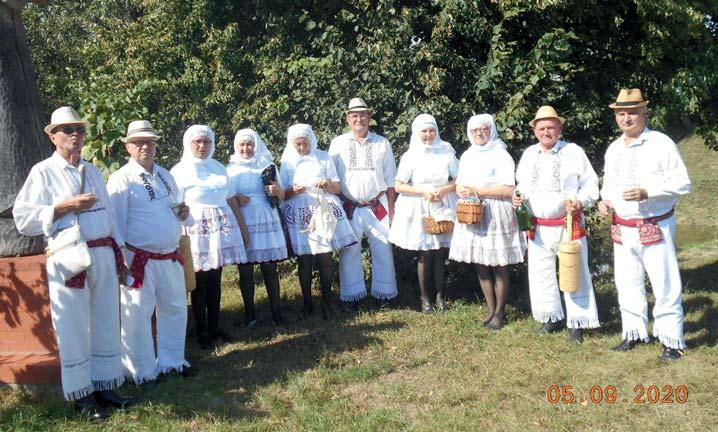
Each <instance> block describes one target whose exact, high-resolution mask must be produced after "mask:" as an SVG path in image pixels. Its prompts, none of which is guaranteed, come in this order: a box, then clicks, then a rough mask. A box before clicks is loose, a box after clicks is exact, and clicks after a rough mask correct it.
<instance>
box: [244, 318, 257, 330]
mask: <svg viewBox="0 0 718 432" xmlns="http://www.w3.org/2000/svg"><path fill="white" fill-rule="evenodd" d="M242 325H243V326H244V327H248V328H253V327H254V326H256V325H257V316H256V315H245V317H244V321H242Z"/></svg>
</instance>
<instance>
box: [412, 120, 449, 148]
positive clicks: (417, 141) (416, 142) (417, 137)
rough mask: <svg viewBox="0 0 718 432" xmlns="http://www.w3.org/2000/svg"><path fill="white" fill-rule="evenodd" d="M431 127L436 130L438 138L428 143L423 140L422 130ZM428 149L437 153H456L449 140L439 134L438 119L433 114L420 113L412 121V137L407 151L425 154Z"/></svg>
mask: <svg viewBox="0 0 718 432" xmlns="http://www.w3.org/2000/svg"><path fill="white" fill-rule="evenodd" d="M427 127H430V128H432V129H434V130H435V131H436V138H435V139H434V142H433V143H431V145H426V144H424V142H423V141H422V140H421V131H422V130H423V129H426V128H427ZM427 151H434V152H437V153H448V152H451V153H455V150H454V148H453V147H452V146H451V144H449V143H448V142H446V141H444V140H442V139H441V135H439V126H438V125H437V124H436V119H435V118H434V116H432V115H431V114H419V115H418V116H416V118H415V119H414V121H413V122H411V139H410V140H409V150H408V152H407V153H412V154H424V153H425V152H427Z"/></svg>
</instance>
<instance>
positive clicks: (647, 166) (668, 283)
mask: <svg viewBox="0 0 718 432" xmlns="http://www.w3.org/2000/svg"><path fill="white" fill-rule="evenodd" d="M605 160H606V165H605V169H604V173H605V177H604V182H603V183H604V184H603V188H602V189H601V197H602V198H603V199H604V200H607V201H610V202H611V205H612V206H613V208H614V210H615V216H614V222H613V226H612V237H613V240H614V245H613V252H614V272H615V277H616V289H617V290H618V302H619V304H620V307H621V321H622V323H623V339H625V340H629V341H633V340H642V341H644V342H648V341H649V337H648V304H647V302H646V290H645V286H644V278H645V274H646V273H647V274H648V277H649V279H650V280H651V285H652V287H653V294H654V295H655V297H656V303H655V305H654V306H653V317H654V318H655V323H654V325H653V335H654V336H655V337H657V338H658V340H660V341H661V343H662V344H663V345H664V346H667V347H669V348H674V349H683V348H685V347H686V344H685V340H684V337H683V306H682V285H681V276H680V273H679V270H678V260H677V258H676V250H675V245H674V243H673V237H674V234H675V230H676V218H675V216H674V214H673V211H674V207H675V205H676V203H677V202H678V197H679V196H681V195H685V194H687V193H689V192H690V191H691V180H690V179H689V178H688V172H687V171H686V166H685V165H684V164H683V160H682V159H681V155H680V153H679V152H678V148H677V147H676V144H675V143H674V142H673V140H671V139H670V138H669V137H668V136H666V135H664V134H662V133H660V132H656V131H652V130H650V129H647V128H646V129H645V130H644V131H643V133H642V134H641V135H640V136H639V137H638V138H637V139H636V140H635V141H633V142H632V143H631V144H630V145H628V146H627V145H626V141H625V134H624V135H622V136H621V137H620V138H618V139H617V140H616V141H614V142H613V143H611V145H610V146H609V147H608V150H607V151H606V159H605ZM631 188H643V189H645V190H646V192H647V194H648V198H647V199H646V200H644V201H626V200H624V199H623V191H624V190H626V189H631Z"/></svg>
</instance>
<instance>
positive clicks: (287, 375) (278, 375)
mask: <svg viewBox="0 0 718 432" xmlns="http://www.w3.org/2000/svg"><path fill="white" fill-rule="evenodd" d="M339 315H340V316H339V317H338V319H337V318H335V319H334V320H332V321H328V322H324V321H321V320H320V319H309V320H307V321H304V322H301V323H295V325H292V326H290V327H287V328H286V331H284V332H282V334H281V335H277V337H275V338H274V339H272V340H270V341H264V342H262V343H252V344H250V345H253V346H251V347H250V348H247V349H233V350H230V351H227V352H223V353H219V354H217V355H211V356H207V355H203V356H202V357H201V358H198V359H196V360H194V361H193V365H195V366H197V367H199V368H200V369H201V372H200V375H198V376H197V377H194V378H191V379H185V380H183V379H181V378H172V379H170V380H168V381H167V382H164V383H161V384H159V385H158V386H157V387H156V388H154V389H148V390H146V391H142V394H140V395H139V396H140V398H141V399H143V400H147V401H152V404H163V405H167V406H169V407H171V408H170V409H171V411H172V412H173V415H175V416H177V417H179V418H185V419H190V418H193V417H196V416H197V415H200V416H206V417H209V418H216V417H222V418H227V419H248V420H251V419H252V418H262V417H265V416H266V415H267V412H265V410H264V409H262V408H260V407H258V406H257V405H258V404H257V403H256V401H257V400H261V398H262V389H264V388H266V387H269V386H271V385H272V384H274V383H276V384H278V385H281V386H282V387H284V388H287V387H291V386H292V378H293V377H295V376H297V375H300V374H302V373H304V372H305V371H308V370H311V369H315V368H317V367H318V366H320V365H321V364H322V361H323V359H324V358H326V357H327V356H330V355H335V354H338V353H341V352H344V351H353V350H361V349H364V348H366V347H367V346H368V345H371V344H375V343H380V339H379V338H377V337H374V336H372V335H373V334H376V333H380V332H385V331H397V330H399V329H400V328H402V327H403V325H404V324H403V323H401V322H398V321H389V322H382V323H372V324H354V323H352V322H350V321H349V320H348V319H347V318H350V317H351V315H350V314H348V313H340V314H339ZM243 341H244V338H243ZM193 349H196V347H193ZM192 354H195V355H197V354H198V353H197V352H194V353H192ZM299 385H301V384H299ZM267 403H268V404H270V405H272V403H273V402H272V401H269V402H267ZM281 403H291V401H284V400H283V401H282V402H281ZM146 409H148V410H150V411H151V410H152V408H150V407H149V406H148V407H147V408H146ZM272 410H274V407H272Z"/></svg>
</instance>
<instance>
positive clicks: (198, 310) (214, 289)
mask: <svg viewBox="0 0 718 432" xmlns="http://www.w3.org/2000/svg"><path fill="white" fill-rule="evenodd" d="M194 277H195V280H196V281H197V288H195V289H194V291H192V294H191V297H192V312H194V321H195V323H196V324H197V337H202V336H203V335H204V334H205V333H209V334H210V336H211V335H214V334H216V333H217V331H218V330H219V303H220V301H221V299H222V267H220V268H217V269H212V270H207V271H198V272H195V274H194Z"/></svg>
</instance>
